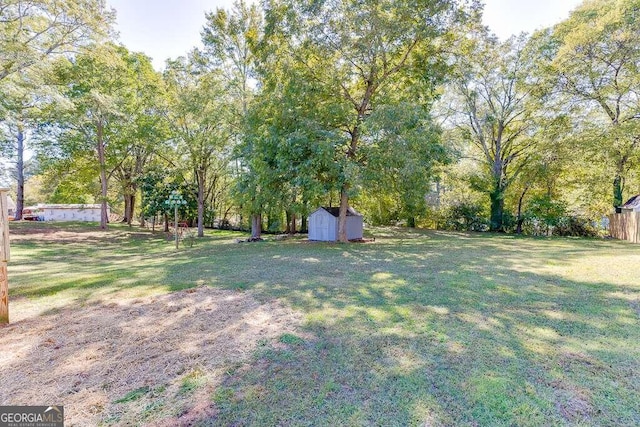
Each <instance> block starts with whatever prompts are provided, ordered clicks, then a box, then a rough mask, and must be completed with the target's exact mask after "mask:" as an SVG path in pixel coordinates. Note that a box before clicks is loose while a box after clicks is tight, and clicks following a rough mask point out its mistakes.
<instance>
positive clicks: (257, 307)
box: [0, 286, 298, 426]
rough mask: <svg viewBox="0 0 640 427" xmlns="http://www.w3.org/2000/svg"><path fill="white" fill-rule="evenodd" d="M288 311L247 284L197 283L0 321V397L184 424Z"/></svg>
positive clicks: (289, 317) (69, 415) (113, 419)
mask: <svg viewBox="0 0 640 427" xmlns="http://www.w3.org/2000/svg"><path fill="white" fill-rule="evenodd" d="M297 324H298V317H297V316H296V315H295V314H294V313H293V312H292V311H291V310H290V309H288V308H286V307H284V306H282V305H280V304H278V303H277V302H270V303H266V304H265V303H259V302H258V301H256V300H255V299H254V298H253V297H252V295H251V293H249V292H236V291H229V290H219V289H212V288H209V287H206V286H201V287H197V288H191V289H187V290H184V291H180V292H174V293H171V294H166V295H159V296H154V297H151V298H147V299H140V298H136V299H116V298H114V299H113V300H112V302H108V301H106V300H105V301H102V302H99V303H92V304H89V305H86V306H81V307H66V308H64V309H61V310H58V311H57V312H56V313H55V314H49V315H44V316H37V317H33V318H30V319H25V320H22V321H19V322H15V323H12V324H11V325H10V326H8V327H4V328H2V335H1V338H0V348H2V352H0V366H2V369H3V374H2V385H1V386H0V402H1V404H3V405H6V404H14V405H33V404H53V403H56V404H64V406H65V415H66V422H67V424H68V425H86V426H91V425H98V424H101V423H107V424H109V423H114V424H119V425H139V424H143V423H145V422H161V423H162V424H163V425H167V426H169V425H171V426H175V425H188V424H189V420H191V419H195V418H198V419H199V418H200V417H202V416H205V415H214V413H213V409H212V408H211V405H210V401H211V397H210V396H211V394H212V393H213V391H214V390H215V388H216V386H218V385H219V384H220V383H221V382H222V381H223V379H224V378H225V375H226V373H227V372H228V369H229V367H230V366H234V365H237V364H242V363H243V362H247V361H249V360H250V358H251V355H252V354H253V352H254V351H255V349H256V345H257V343H258V342H259V341H261V340H272V339H276V338H277V337H278V336H280V335H281V334H283V333H285V332H293V331H295V328H296V325H297Z"/></svg>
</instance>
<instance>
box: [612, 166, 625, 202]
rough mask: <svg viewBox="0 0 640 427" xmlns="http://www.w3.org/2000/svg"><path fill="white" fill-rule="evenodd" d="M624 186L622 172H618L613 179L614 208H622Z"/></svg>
mask: <svg viewBox="0 0 640 427" xmlns="http://www.w3.org/2000/svg"><path fill="white" fill-rule="evenodd" d="M623 186H624V179H623V178H622V173H621V171H620V170H619V171H617V172H616V176H615V178H614V179H613V207H614V208H617V207H620V206H622V203H623V200H622V189H623Z"/></svg>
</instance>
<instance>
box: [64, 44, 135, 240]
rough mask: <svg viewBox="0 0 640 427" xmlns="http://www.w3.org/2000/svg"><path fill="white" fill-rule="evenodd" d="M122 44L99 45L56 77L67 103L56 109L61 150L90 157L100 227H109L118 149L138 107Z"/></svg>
mask: <svg viewBox="0 0 640 427" xmlns="http://www.w3.org/2000/svg"><path fill="white" fill-rule="evenodd" d="M132 58H133V57H132V55H131V54H130V53H129V51H128V50H127V49H126V48H124V47H122V46H115V45H113V44H110V43H108V44H102V45H95V46H93V47H92V48H91V49H87V50H86V51H84V52H82V53H81V54H79V55H77V56H76V57H74V58H73V59H71V60H65V61H63V62H61V63H60V64H59V65H58V68H57V71H56V76H57V80H56V82H57V83H58V85H59V87H60V90H61V92H62V93H63V95H64V96H65V99H64V101H65V102H66V104H65V103H61V104H59V105H58V108H57V110H58V111H59V112H58V115H57V117H56V118H55V124H56V126H59V127H60V130H61V132H62V134H61V135H60V138H59V141H61V142H62V145H63V147H62V148H61V149H62V151H64V152H66V153H74V154H77V155H86V154H89V153H92V154H93V156H95V157H94V159H95V161H96V163H97V170H98V173H99V178H100V203H101V205H102V214H101V220H100V228H102V229H105V228H107V223H108V220H109V219H108V214H107V212H108V210H107V208H108V205H107V201H108V188H109V178H110V176H111V173H112V172H113V169H114V167H115V165H116V164H117V163H119V162H120V161H121V160H122V158H121V157H118V158H114V157H113V156H110V153H111V152H114V153H121V152H122V149H121V148H118V147H116V146H117V144H118V143H119V142H120V143H121V142H122V141H121V140H120V139H118V134H119V130H120V129H123V128H124V127H125V126H124V125H125V123H126V121H127V118H128V117H131V115H132V114H134V109H135V107H136V104H135V98H136V91H135V88H136V79H137V78H138V76H137V75H136V73H135V67H133V66H132V65H133V64H134V63H135V61H134V60H132Z"/></svg>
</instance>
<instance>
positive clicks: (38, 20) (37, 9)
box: [0, 0, 115, 82]
mask: <svg viewBox="0 0 640 427" xmlns="http://www.w3.org/2000/svg"><path fill="white" fill-rule="evenodd" d="M0 16H1V17H2V21H1V25H0V82H1V81H2V80H3V79H5V78H6V77H8V76H10V75H12V74H14V73H18V72H20V71H24V70H27V69H29V68H33V67H38V66H41V65H42V62H44V61H45V60H46V59H47V58H49V57H52V56H58V55H63V54H67V53H70V52H74V51H76V50H77V49H79V48H80V47H82V46H85V45H87V44H88V43H89V42H91V41H92V40H95V39H97V38H100V37H102V36H104V35H105V34H106V33H107V32H108V30H109V26H110V25H111V23H112V22H113V21H114V19H115V15H114V13H113V12H112V11H111V10H110V9H107V6H106V3H105V2H104V0H67V1H64V2H60V1H55V0H28V1H24V0H3V2H2V4H0Z"/></svg>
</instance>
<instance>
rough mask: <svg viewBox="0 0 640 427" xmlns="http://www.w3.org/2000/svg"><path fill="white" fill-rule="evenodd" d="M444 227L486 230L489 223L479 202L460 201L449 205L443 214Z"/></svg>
mask: <svg viewBox="0 0 640 427" xmlns="http://www.w3.org/2000/svg"><path fill="white" fill-rule="evenodd" d="M444 229H445V230H455V231H486V230H488V229H489V223H488V221H487V219H486V218H485V217H484V215H483V208H482V206H481V205H479V204H475V203H468V202H460V203H457V204H455V205H452V206H451V207H449V208H448V209H447V210H446V211H445V214H444Z"/></svg>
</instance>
